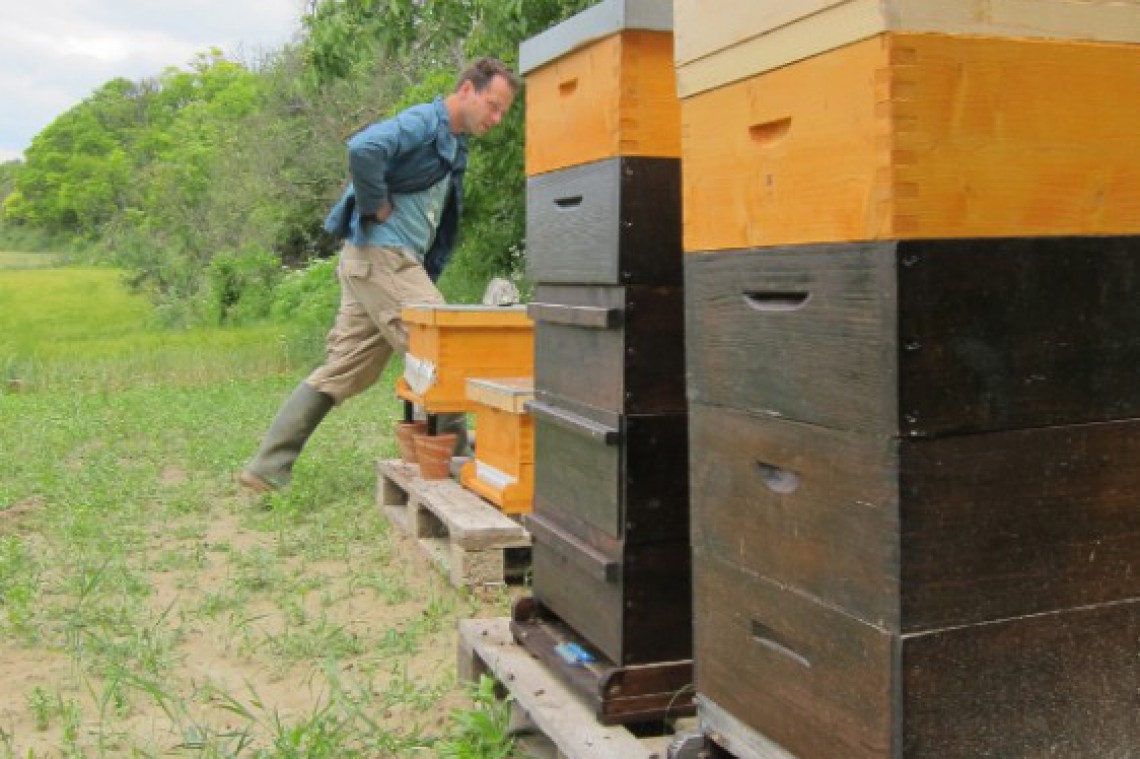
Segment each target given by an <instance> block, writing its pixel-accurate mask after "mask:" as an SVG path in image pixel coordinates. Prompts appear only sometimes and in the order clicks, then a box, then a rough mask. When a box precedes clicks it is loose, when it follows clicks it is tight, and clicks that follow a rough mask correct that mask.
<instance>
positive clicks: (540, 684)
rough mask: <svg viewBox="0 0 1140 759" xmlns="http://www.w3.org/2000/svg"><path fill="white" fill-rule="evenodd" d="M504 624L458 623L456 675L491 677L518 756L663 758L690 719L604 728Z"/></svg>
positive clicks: (490, 621)
mask: <svg viewBox="0 0 1140 759" xmlns="http://www.w3.org/2000/svg"><path fill="white" fill-rule="evenodd" d="M508 624H509V622H508V620H506V619H502V618H500V619H465V620H461V621H460V622H459V676H460V678H461V679H463V680H468V681H477V680H478V679H479V677H480V676H482V675H486V676H489V677H491V678H493V679H494V680H495V681H496V683H497V685H498V686H499V689H500V691H501V693H502V695H503V696H504V697H505V696H509V697H510V699H511V703H512V710H513V712H514V713H513V716H512V720H511V721H512V725H513V727H514V731H515V732H516V734H517V736H518V743H517V744H516V747H517V748H518V749H519V750H520V753H519V756H535V757H542V759H547V758H549V759H555V758H560V759H665V756H666V754H667V753H668V750H667V749H668V745H669V743H670V742H671V741H672V740H673V739H674V733H675V732H677V731H684V730H691V729H692V728H693V727H695V724H696V721H695V719H693V718H692V717H688V718H683V717H678V718H675V719H674V718H670V719H667V720H664V721H658V722H656V723H650V724H645V725H640V726H638V727H637V728H636V729H631V728H629V727H624V726H621V725H610V726H607V725H603V724H601V723H599V722H598V720H597V719H596V718H595V714H594V712H593V711H592V709H591V708H590V707H588V706H587V705H586V704H585V703H584V702H583V701H582V700H581V699H580V698H579V697H578V695H577V694H576V693H574V692H573V691H572V690H571V689H570V688H569V687H568V686H567V685H566V684H565V683H564V682H562V681H561V680H560V679H559V678H557V677H555V675H554V674H553V673H552V672H551V671H550V669H548V668H547V667H546V666H544V664H543V663H542V662H540V661H538V660H536V659H535V658H534V656H533V655H532V654H531V653H530V651H528V650H527V649H524V648H523V647H522V646H520V645H519V644H518V643H516V642H515V641H514V639H513V638H512V637H511V633H510V630H509V629H508Z"/></svg>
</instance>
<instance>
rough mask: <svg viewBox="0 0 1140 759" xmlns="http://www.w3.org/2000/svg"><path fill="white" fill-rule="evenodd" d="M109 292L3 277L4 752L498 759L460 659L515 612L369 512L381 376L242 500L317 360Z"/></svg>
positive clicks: (55, 277)
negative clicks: (246, 472)
mask: <svg viewBox="0 0 1140 759" xmlns="http://www.w3.org/2000/svg"><path fill="white" fill-rule="evenodd" d="M119 282H120V280H119V275H118V274H117V273H116V272H114V271H110V270H101V269H98V270H93V269H31V270H29V269H11V268H9V269H5V270H2V271H0V366H2V367H3V370H4V372H5V379H6V380H7V384H6V386H5V387H4V388H0V472H2V473H3V476H2V477H0V666H2V667H4V669H5V677H4V680H5V683H4V688H3V689H0V759H8V758H9V757H10V758H12V759H15V758H16V757H19V758H20V759H32V758H33V757H34V758H36V759H45V758H46V757H67V758H68V759H71V758H73V757H74V758H78V757H92V758H93V757H158V756H176V757H256V758H259V759H276V758H277V757H306V758H307V759H313V758H315V757H326V756H327V757H334V756H335V757H338V758H341V757H343V758H347V759H351V758H352V757H377V756H416V757H422V756H433V755H447V756H465V757H502V756H506V755H507V754H506V751H508V750H509V749H508V748H505V747H507V746H509V741H503V740H502V735H501V730H500V733H499V735H498V736H497V737H496V736H495V735H494V729H495V727H494V726H496V725H500V723H501V722H502V715H501V713H500V712H501V705H498V704H497V703H495V704H492V703H490V702H487V701H486V699H485V698H484V697H483V696H480V694H479V692H478V691H476V692H470V693H469V692H467V691H466V690H465V688H464V686H462V685H461V684H459V683H457V682H456V680H455V675H454V667H453V662H454V660H455V650H456V641H455V625H456V622H457V620H459V619H462V618H466V617H471V616H480V615H489V614H493V615H502V614H505V613H506V609H507V604H508V602H509V597H508V594H506V593H503V594H501V595H497V596H494V597H490V598H483V597H476V596H473V595H471V594H469V593H465V592H460V591H457V590H455V589H454V588H452V587H450V586H449V585H448V584H447V583H446V581H445V580H444V579H443V578H442V576H440V575H439V574H437V573H436V572H434V570H426V569H425V567H426V566H427V565H426V562H425V560H424V559H423V557H421V556H419V555H418V553H417V552H416V551H415V550H414V547H409V546H408V545H407V541H406V540H405V539H402V538H399V537H397V536H394V535H392V534H390V532H389V530H388V525H387V523H386V522H385V521H384V519H383V518H382V516H381V514H380V513H379V510H378V509H376V508H375V507H374V490H375V475H374V472H373V467H372V464H373V462H374V460H375V459H376V458H377V457H380V456H383V457H388V456H393V455H394V454H395V444H394V441H393V440H392V439H391V435H390V430H391V428H392V425H393V423H394V422H395V420H396V418H397V415H398V413H399V408H398V405H397V402H396V400H395V399H394V397H393V396H392V394H391V393H387V392H384V390H383V388H385V387H391V386H392V384H393V381H394V372H395V371H396V369H395V368H394V367H393V368H390V369H389V371H388V373H387V375H386V376H385V377H384V378H383V379H382V380H381V384H380V386H378V387H377V388H375V389H374V390H372V391H370V392H369V393H366V394H364V395H363V396H361V397H360V398H357V399H353V400H352V401H350V402H349V403H348V404H346V405H345V407H344V408H343V409H338V410H337V411H336V412H334V413H333V414H331V415H330V416H329V418H328V420H327V421H326V423H325V424H324V425H322V427H321V428H320V429H319V430H318V432H317V434H315V435H314V437H313V439H312V441H311V443H310V445H309V447H308V449H307V450H306V453H305V455H304V456H303V457H302V458H301V460H300V461H299V462H298V465H297V468H296V470H295V482H294V485H293V487H292V488H291V489H290V490H289V491H287V492H285V493H281V494H274V495H271V496H268V497H264V498H261V499H251V498H249V497H247V496H244V495H243V494H241V493H239V492H238V491H237V489H236V488H235V485H234V483H233V474H234V472H235V471H236V470H237V469H238V468H239V467H240V465H241V464H242V463H243V462H244V461H245V459H246V458H248V456H249V455H250V454H251V453H252V451H253V450H254V448H255V447H256V445H257V441H258V439H259V436H260V434H261V433H262V432H263V431H264V429H265V427H266V426H267V425H268V422H269V420H270V419H271V417H272V415H273V413H274V412H275V410H276V407H277V405H278V403H279V402H280V400H281V399H282V398H284V397H285V396H286V394H287V393H288V392H289V391H290V389H291V388H292V387H293V385H294V384H295V383H296V382H297V380H298V379H299V378H300V377H301V376H303V374H304V371H305V369H306V368H307V367H305V366H303V365H300V362H299V360H297V359H291V358H289V357H287V356H283V355H281V352H280V342H279V341H276V340H274V339H273V336H274V335H275V334H276V332H279V331H280V328H274V327H267V328H259V329H247V330H229V331H198V332H193V333H176V334H172V333H165V332H163V331H161V330H160V329H158V328H156V327H153V326H148V325H149V324H150V322H149V320H148V313H149V312H148V308H149V307H148V305H147V304H146V303H145V302H144V301H141V300H139V299H138V298H135V297H133V296H131V295H129V294H128V293H126V292H125V291H124V290H123V289H122V287H121V285H120V284H119ZM283 368H287V369H288V371H283ZM5 390H6V391H7V392H5ZM503 724H505V723H503Z"/></svg>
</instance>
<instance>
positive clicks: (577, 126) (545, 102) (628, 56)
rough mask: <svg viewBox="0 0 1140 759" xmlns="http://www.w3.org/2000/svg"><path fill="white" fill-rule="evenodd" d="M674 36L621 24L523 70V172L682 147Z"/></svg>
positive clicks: (675, 153) (677, 151)
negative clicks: (582, 45)
mask: <svg viewBox="0 0 1140 759" xmlns="http://www.w3.org/2000/svg"><path fill="white" fill-rule="evenodd" d="M680 124H681V109H680V103H679V101H678V99H677V85H676V79H675V75H674V67H673V36H672V35H671V34H669V33H667V32H651V31H626V32H621V33H619V34H614V35H611V36H610V37H607V38H605V39H603V40H599V41H598V42H595V43H593V44H591V45H589V46H587V47H585V48H582V49H581V50H577V51H575V52H573V53H571V54H569V55H568V56H566V57H564V58H560V59H558V60H556V61H553V62H552V63H549V64H547V65H546V66H543V67H542V68H540V69H538V70H536V71H533V72H531V73H530V74H527V76H526V173H527V175H528V176H533V175H535V174H542V173H545V172H548V171H554V170H556V169H564V168H568V167H570V166H577V165H580V164H584V163H591V162H593V161H600V160H604V159H607V158H618V157H629V156H641V157H659V158H677V157H679V156H680V155H681V127H680Z"/></svg>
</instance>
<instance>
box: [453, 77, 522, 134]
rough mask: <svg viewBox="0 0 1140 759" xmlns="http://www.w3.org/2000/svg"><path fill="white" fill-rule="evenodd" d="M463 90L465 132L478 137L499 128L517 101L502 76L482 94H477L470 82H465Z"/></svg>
mask: <svg viewBox="0 0 1140 759" xmlns="http://www.w3.org/2000/svg"><path fill="white" fill-rule="evenodd" d="M461 89H462V90H463V93H462V94H463V95H464V98H463V104H464V108H463V131H465V132H467V133H468V134H471V135H474V136H476V137H480V136H482V135H484V134H486V133H487V132H489V131H491V128H492V127H494V126H497V125H498V123H499V122H500V121H502V120H503V117H504V116H506V115H507V111H509V110H510V108H511V104H512V103H513V102H514V100H515V94H514V92H513V91H512V90H511V85H510V84H508V83H507V80H506V79H504V78H503V77H501V76H495V77H493V78H492V79H491V81H490V82H488V83H487V86H486V87H484V88H483V91H482V92H476V91H475V86H474V85H472V84H471V82H469V81H468V82H464V83H463V87H462V88H461Z"/></svg>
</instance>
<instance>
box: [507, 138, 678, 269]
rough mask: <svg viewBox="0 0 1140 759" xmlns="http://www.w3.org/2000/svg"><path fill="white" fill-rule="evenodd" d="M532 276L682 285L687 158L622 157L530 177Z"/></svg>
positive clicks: (529, 258) (528, 204)
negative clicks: (683, 185) (683, 183)
mask: <svg viewBox="0 0 1140 759" xmlns="http://www.w3.org/2000/svg"><path fill="white" fill-rule="evenodd" d="M526 209H527V222H526V224H527V275H528V276H529V277H530V279H532V280H533V281H535V282H538V283H543V284H546V283H563V284H599V285H629V284H646V285H670V284H675V285H679V284H680V283H681V162H680V159H677V158H615V159H609V160H604V161H597V162H594V163H589V164H584V165H582V166H574V167H571V168H567V169H561V170H559V171H553V172H550V173H547V174H540V175H539V176H536V177H531V178H530V179H529V180H528V181H527V197H526Z"/></svg>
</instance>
